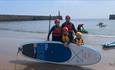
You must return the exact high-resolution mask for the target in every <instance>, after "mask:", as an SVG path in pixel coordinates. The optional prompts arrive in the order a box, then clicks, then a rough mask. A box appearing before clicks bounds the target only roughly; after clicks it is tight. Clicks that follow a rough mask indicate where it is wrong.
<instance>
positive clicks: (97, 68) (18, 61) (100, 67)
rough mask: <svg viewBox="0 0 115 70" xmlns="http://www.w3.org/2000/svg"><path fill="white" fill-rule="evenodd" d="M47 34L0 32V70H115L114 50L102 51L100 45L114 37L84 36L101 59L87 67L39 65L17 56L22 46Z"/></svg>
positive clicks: (114, 38) (43, 37) (42, 38)
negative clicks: (97, 51)
mask: <svg viewBox="0 0 115 70" xmlns="http://www.w3.org/2000/svg"><path fill="white" fill-rule="evenodd" d="M46 36H47V34H42V33H27V32H15V31H7V30H0V48H1V49H0V70H115V54H114V53H115V49H109V50H104V49H102V46H101V45H102V44H103V43H105V42H107V41H114V40H115V37H109V36H107V37H106V36H96V35H84V36H83V37H84V40H85V43H86V44H88V45H90V46H91V47H93V48H95V49H97V50H99V52H100V53H101V56H102V59H101V61H100V62H99V63H97V64H94V65H88V66H68V65H56V64H48V63H39V62H36V61H34V60H31V59H29V58H26V57H24V56H21V55H18V56H17V50H18V47H20V46H21V45H23V44H26V43H31V42H38V41H42V40H46Z"/></svg>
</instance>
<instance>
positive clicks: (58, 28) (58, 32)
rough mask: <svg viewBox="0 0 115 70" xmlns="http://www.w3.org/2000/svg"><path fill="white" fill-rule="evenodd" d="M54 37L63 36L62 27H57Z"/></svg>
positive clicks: (53, 33)
mask: <svg viewBox="0 0 115 70" xmlns="http://www.w3.org/2000/svg"><path fill="white" fill-rule="evenodd" d="M52 36H61V27H55V28H54V30H53V32H52Z"/></svg>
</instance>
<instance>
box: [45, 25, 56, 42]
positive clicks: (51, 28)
mask: <svg viewBox="0 0 115 70" xmlns="http://www.w3.org/2000/svg"><path fill="white" fill-rule="evenodd" d="M54 27H55V26H53V27H52V28H51V30H50V31H49V33H48V36H47V40H48V41H49V37H50V34H51V32H52V31H53V30H54Z"/></svg>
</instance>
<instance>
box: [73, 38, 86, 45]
mask: <svg viewBox="0 0 115 70" xmlns="http://www.w3.org/2000/svg"><path fill="white" fill-rule="evenodd" d="M75 43H76V44H77V45H83V44H84V41H83V39H82V38H81V39H78V38H75Z"/></svg>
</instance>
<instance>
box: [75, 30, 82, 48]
mask: <svg viewBox="0 0 115 70" xmlns="http://www.w3.org/2000/svg"><path fill="white" fill-rule="evenodd" d="M74 42H75V44H77V45H78V46H81V45H84V40H83V38H82V33H81V32H77V33H76V38H75V39H74Z"/></svg>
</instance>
